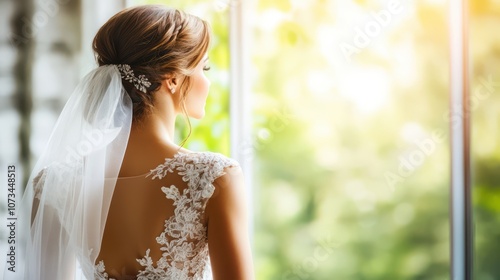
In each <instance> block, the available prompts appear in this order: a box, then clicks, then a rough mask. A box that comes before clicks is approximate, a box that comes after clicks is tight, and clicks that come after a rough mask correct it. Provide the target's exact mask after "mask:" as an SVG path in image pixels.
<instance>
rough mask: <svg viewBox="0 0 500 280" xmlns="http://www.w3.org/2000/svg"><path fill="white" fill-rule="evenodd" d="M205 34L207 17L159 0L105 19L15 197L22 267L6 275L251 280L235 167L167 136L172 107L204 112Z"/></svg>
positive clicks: (198, 115)
mask: <svg viewBox="0 0 500 280" xmlns="http://www.w3.org/2000/svg"><path fill="white" fill-rule="evenodd" d="M209 41H210V33H209V26H208V24H207V23H206V22H205V21H204V20H201V19H199V18H197V17H195V16H192V15H188V14H185V13H183V12H181V11H178V10H175V9H168V8H166V7H164V6H159V5H147V6H138V7H133V8H129V9H125V10H123V11H121V12H120V13H118V14H116V15H115V16H113V17H112V18H111V19H110V20H109V21H108V22H107V23H106V24H104V26H102V27H101V29H100V30H99V31H98V33H97V35H96V36H95V38H94V42H93V49H94V52H95V55H96V58H97V62H98V64H99V67H98V68H97V69H95V70H94V71H92V72H91V73H90V74H89V75H87V76H86V77H85V78H84V80H83V81H82V83H81V84H80V85H79V86H78V87H77V89H76V90H75V92H74V93H73V95H72V96H71V97H70V99H69V100H68V103H67V104H66V106H65V108H64V109H63V112H62V113H61V116H60V117H59V119H58V121H57V123H56V127H55V129H54V131H53V132H52V135H51V137H50V139H49V143H48V145H47V148H46V151H45V152H44V153H43V154H42V156H41V158H40V159H39V161H38V162H37V164H36V166H35V168H34V171H33V173H32V177H30V179H32V180H30V183H29V184H28V186H27V188H26V191H25V194H24V197H23V208H22V212H21V214H20V219H19V220H20V224H21V230H20V232H30V234H29V236H26V237H24V239H23V240H25V241H26V250H25V251H24V254H21V257H22V259H23V260H25V261H24V262H23V263H21V264H20V267H19V270H21V271H23V272H24V273H18V274H15V273H14V274H9V272H7V273H6V278H5V279H30V280H34V279H50V280H57V279H61V280H62V279H64V280H68V279H82V276H83V277H85V278H86V279H212V278H213V279H216V280H221V279H253V265H252V257H251V252H250V246H249V238H248V228H247V213H246V201H245V198H244V195H243V194H244V184H243V175H242V171H241V168H240V167H239V165H238V163H237V162H236V161H234V160H232V159H230V158H227V157H225V156H223V155H221V154H218V153H212V152H191V151H188V150H186V149H184V148H182V147H181V146H182V145H181V146H178V145H176V144H175V142H174V141H173V140H174V130H175V129H174V127H175V118H176V116H177V115H178V114H181V113H182V114H185V115H186V116H187V117H192V118H196V119H201V118H202V117H203V116H204V114H205V111H204V106H205V101H206V98H207V95H208V88H209V85H210V82H209V81H208V79H207V78H206V77H205V75H204V71H207V70H209V67H208V56H207V50H208V47H209ZM20 275H21V276H20ZM9 277H10V278H9ZM85 278H83V279H85Z"/></svg>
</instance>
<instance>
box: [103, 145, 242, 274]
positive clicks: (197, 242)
mask: <svg viewBox="0 0 500 280" xmlns="http://www.w3.org/2000/svg"><path fill="white" fill-rule="evenodd" d="M237 165H238V163H237V162H236V161H235V160H233V159H231V158H227V157H225V156H223V155H222V154H219V153H212V152H202V153H177V154H175V155H174V157H173V158H167V159H166V160H165V162H164V163H163V164H160V165H158V166H157V167H156V168H154V169H152V170H151V171H150V172H149V173H148V174H145V175H144V176H142V175H141V176H134V177H125V178H121V177H120V178H118V181H117V185H116V187H115V193H116V194H114V195H113V201H112V203H111V207H110V212H109V214H108V219H110V218H112V217H113V216H114V215H116V214H119V215H120V216H121V219H126V215H127V213H123V211H120V213H114V212H113V210H114V206H115V205H116V203H127V201H126V200H125V199H121V197H122V195H123V194H124V193H121V192H127V191H129V190H131V189H136V191H143V190H138V189H139V188H141V189H142V188H147V189H148V190H144V191H146V192H149V193H150V195H151V196H154V197H156V198H161V199H162V200H163V202H164V203H165V205H166V207H164V209H163V210H162V209H161V208H158V209H154V210H153V211H152V212H155V211H156V212H159V213H160V214H159V216H161V217H163V218H164V220H163V218H162V220H163V223H162V224H163V230H162V231H161V232H157V234H156V236H151V240H148V241H144V240H129V243H128V244H121V245H123V246H129V247H130V248H140V247H141V245H142V246H144V245H145V244H149V245H151V241H152V240H154V242H155V243H156V244H155V245H156V246H155V247H156V248H154V249H153V250H156V253H157V254H156V255H160V254H161V256H160V257H159V258H153V257H152V256H151V250H152V249H151V248H147V249H146V250H145V251H143V252H142V254H143V257H142V258H137V259H136V261H137V263H138V264H139V265H140V266H141V267H142V269H140V270H139V271H138V273H137V274H136V275H120V276H119V277H117V278H116V279H117V280H118V279H139V280H145V279H176V280H184V279H186V280H187V279H212V273H211V267H210V259H209V255H208V243H207V241H208V240H207V237H208V236H207V224H206V223H204V217H203V215H204V212H205V207H206V204H207V202H208V199H209V198H210V197H211V196H212V195H213V194H214V190H215V187H214V185H213V184H212V183H213V182H214V180H215V179H216V178H218V177H220V176H222V175H223V174H224V169H225V168H226V167H230V166H237ZM145 180H147V181H145ZM136 183H137V185H135V184H136ZM141 183H142V184H141ZM115 197H116V198H117V199H118V201H115ZM128 197H130V195H129V196H128ZM147 197H149V196H147V195H146V196H144V197H137V199H141V198H147ZM120 200H121V201H120ZM115 202H116V203H115ZM151 203H152V204H155V203H156V202H155V201H151ZM167 204H169V205H167ZM134 211H138V209H135V210H134ZM162 211H163V212H164V213H161V212H162ZM147 212H148V211H145V212H144V214H145V215H148V214H147ZM165 212H166V213H165ZM165 214H166V215H165ZM124 215H125V216H124ZM116 217H118V215H116ZM143 218H144V217H141V215H136V217H135V218H133V219H136V220H141V219H143ZM119 219H120V218H119ZM152 220H153V223H154V221H155V220H156V221H158V220H157V219H152ZM118 223H119V222H115V223H114V224H113V222H112V221H111V224H113V226H116V225H117V224H118ZM129 224H130V223H129ZM107 225H108V224H107ZM137 226H139V225H137ZM144 226H145V227H147V226H148V225H144ZM151 227H155V225H151ZM145 230H146V229H145ZM151 232H153V231H151ZM111 238H112V239H116V238H117V237H116V236H112V237H111ZM110 240H111V239H110ZM106 241H107V239H106V232H105V233H104V238H103V244H102V247H101V250H106V249H108V250H109V249H111V251H113V249H116V248H112V247H113V246H119V245H120V244H118V245H109V246H108V244H106ZM124 242H126V240H124ZM134 243H135V244H140V245H138V246H137V245H133V244H134ZM144 248H145V247H144ZM124 251H127V250H124ZM111 256H113V258H115V259H116V258H118V259H120V258H121V256H120V255H119V254H111ZM98 259H99V258H98ZM107 261H108V260H107V259H106V258H104V259H102V260H98V263H97V264H96V265H95V271H94V278H95V279H99V280H112V279H115V278H114V277H113V276H112V275H111V273H110V271H111V270H108V267H107V266H106V265H107ZM119 262H120V261H118V263H119ZM118 270H119V268H116V267H115V268H113V271H114V272H115V271H118ZM115 274H116V273H115Z"/></svg>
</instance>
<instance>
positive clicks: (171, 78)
mask: <svg viewBox="0 0 500 280" xmlns="http://www.w3.org/2000/svg"><path fill="white" fill-rule="evenodd" d="M165 82H166V86H167V89H168V90H170V92H171V93H172V94H174V93H175V91H176V89H177V87H178V84H179V79H178V78H177V75H168V76H167V78H166V80H165Z"/></svg>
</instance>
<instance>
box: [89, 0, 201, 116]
mask: <svg viewBox="0 0 500 280" xmlns="http://www.w3.org/2000/svg"><path fill="white" fill-rule="evenodd" d="M209 44H210V28H209V25H208V23H207V22H206V21H204V20H202V19H200V18H198V17H196V16H193V15H189V14H186V13H184V12H182V11H179V10H176V9H170V8H167V7H165V6H161V5H145V6H137V7H132V8H128V9H125V10H123V11H121V12H119V13H118V14H116V15H114V16H113V17H112V18H111V19H109V20H108V21H107V22H106V23H105V24H104V25H103V26H102V27H101V28H100V29H99V31H98V32H97V34H96V36H95V38H94V42H93V49H94V52H95V55H96V59H97V62H98V64H99V66H102V65H106V64H128V65H130V66H131V68H132V70H133V71H134V74H135V75H136V76H139V75H145V76H146V77H147V79H148V80H149V82H151V86H150V87H149V88H148V89H147V91H146V92H145V93H144V92H142V91H140V90H138V89H136V88H135V87H134V85H133V84H132V83H129V82H127V81H125V79H123V80H122V82H123V86H124V87H125V89H126V90H127V92H128V93H129V95H130V97H131V99H132V101H133V102H134V116H133V118H134V122H137V121H140V120H142V119H143V118H144V117H145V116H146V115H147V114H149V113H151V111H152V109H153V107H154V101H155V99H154V96H155V95H154V93H156V92H158V91H159V90H160V88H161V87H162V85H163V86H164V87H165V86H166V87H167V88H168V89H169V90H170V89H171V90H173V91H174V94H178V95H179V99H177V100H179V103H180V106H181V109H182V110H183V111H184V113H185V114H187V115H188V116H191V117H194V118H201V117H203V115H204V104H205V99H206V96H207V94H208V86H209V84H210V83H209V81H208V80H207V79H206V77H205V76H204V74H203V70H204V66H205V63H206V62H205V61H204V60H205V59H206V53H207V51H208V47H209Z"/></svg>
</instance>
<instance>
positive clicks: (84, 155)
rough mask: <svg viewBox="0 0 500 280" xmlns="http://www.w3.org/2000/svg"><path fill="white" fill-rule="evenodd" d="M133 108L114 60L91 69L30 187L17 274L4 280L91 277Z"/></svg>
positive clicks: (24, 202)
mask: <svg viewBox="0 0 500 280" xmlns="http://www.w3.org/2000/svg"><path fill="white" fill-rule="evenodd" d="M132 112H133V110H132V101H131V99H130V97H129V96H128V94H127V93H126V91H125V89H124V87H123V85H122V78H121V73H120V71H119V69H118V67H117V66H116V65H105V66H100V67H98V68H97V69H94V70H93V71H91V72H90V73H89V74H87V75H86V76H85V77H84V78H83V80H82V82H81V83H80V84H79V85H78V86H77V87H76V89H75V91H74V92H73V94H72V95H71V96H70V98H69V100H68V101H67V103H66V105H65V106H64V109H63V110H62V113H61V115H60V116H59V118H58V120H57V122H56V125H55V127H54V130H53V131H52V133H51V136H50V138H49V141H48V144H47V146H46V148H45V150H44V152H43V153H42V155H41V156H40V158H39V159H38V161H37V163H36V165H35V166H34V169H33V171H32V173H31V175H30V177H29V183H28V184H27V185H26V189H25V192H24V195H23V197H22V201H21V204H20V206H21V207H20V208H19V213H18V220H17V222H18V229H17V236H16V239H17V240H16V244H15V246H16V257H15V258H16V260H15V266H16V268H15V270H16V272H11V271H9V270H7V269H6V270H5V272H4V279H6V280H11V279H29V280H37V279H44V280H72V279H94V275H93V271H94V263H95V260H96V258H97V255H98V254H99V250H100V246H101V240H102V236H103V231H104V226H105V224H106V217H107V214H108V210H109V206H110V202H111V198H112V195H113V190H114V187H115V184H116V178H117V177H118V173H119V171H120V167H121V164H122V161H123V156H124V153H125V149H126V147H127V142H128V138H129V134H130V127H131V124H132ZM106 178H110V179H106ZM7 266H9V265H8V264H7Z"/></svg>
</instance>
